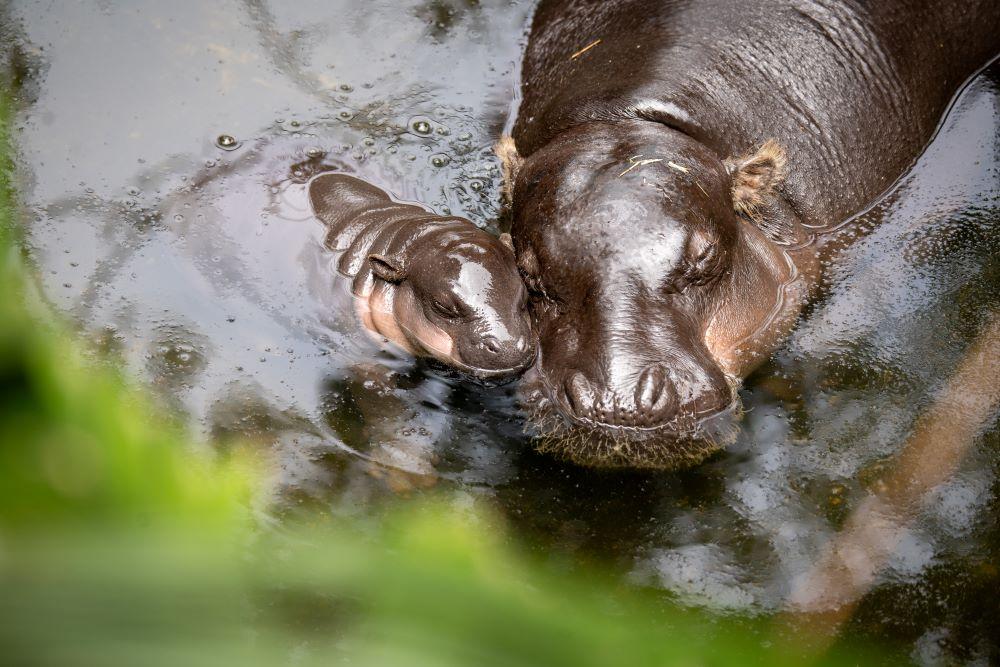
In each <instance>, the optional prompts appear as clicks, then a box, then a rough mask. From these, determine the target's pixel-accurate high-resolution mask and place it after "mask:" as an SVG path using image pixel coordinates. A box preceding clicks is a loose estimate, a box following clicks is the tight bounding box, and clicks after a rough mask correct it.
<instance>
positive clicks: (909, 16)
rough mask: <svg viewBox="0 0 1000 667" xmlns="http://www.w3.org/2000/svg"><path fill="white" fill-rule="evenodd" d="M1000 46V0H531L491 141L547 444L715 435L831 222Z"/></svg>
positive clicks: (904, 161) (853, 208) (660, 449)
mask: <svg viewBox="0 0 1000 667" xmlns="http://www.w3.org/2000/svg"><path fill="white" fill-rule="evenodd" d="M998 51H1000V3H997V2H996V1H995V0H972V1H969V2H964V3H943V2H937V1H930V0H912V1H906V2H874V1H873V2H851V1H847V0H820V1H810V0H800V1H797V2H796V1H792V2H789V1H778V0H772V1H765V2H739V1H736V0H701V1H698V2H694V1H684V0H681V1H676V2H645V1H643V0H617V1H614V2H607V1H605V0H543V1H542V2H541V4H540V5H539V7H538V9H537V11H536V14H535V17H534V19H533V25H532V29H531V34H530V37H529V40H528V45H527V51H526V54H525V58H524V65H523V70H522V80H523V83H522V95H523V97H522V103H521V106H520V110H519V112H518V118H517V122H516V124H515V126H514V130H513V140H510V139H506V140H505V141H502V142H501V145H500V151H499V152H500V153H501V157H502V158H503V159H504V162H505V167H506V170H507V172H508V173H509V175H510V181H511V182H510V185H509V186H508V187H509V192H510V196H511V200H512V204H511V207H512V225H511V233H512V235H513V238H514V244H515V249H516V254H517V259H518V266H519V268H520V270H521V272H522V275H523V276H524V278H525V281H526V283H527V284H528V288H529V291H530V294H531V300H530V303H531V306H530V307H531V311H532V318H533V322H534V326H535V329H536V332H537V334H538V336H539V338H540V354H539V359H538V362H537V363H536V365H535V366H534V368H533V369H532V370H531V371H530V372H529V374H528V375H527V376H526V379H525V382H524V383H523V385H522V386H523V390H524V400H525V403H526V406H527V408H528V409H529V411H530V413H531V415H532V416H533V418H534V421H535V423H536V425H537V429H538V431H539V436H540V439H539V443H540V445H539V447H540V448H541V449H543V450H546V451H550V452H554V453H556V454H557V455H560V456H563V457H566V458H569V459H571V460H573V461H576V462H579V463H582V464H585V465H594V466H632V467H646V468H674V467H679V466H684V465H690V464H694V463H697V462H699V461H701V460H703V459H704V458H705V457H706V456H708V455H710V454H711V453H712V452H714V451H716V450H717V449H719V448H720V447H722V446H723V444H724V440H725V438H724V437H723V436H722V435H721V433H722V432H724V431H726V430H730V431H731V429H727V428H725V425H726V424H727V423H731V422H732V420H731V419H728V418H727V417H726V416H727V415H728V414H729V413H731V412H732V409H733V408H734V406H735V403H736V391H735V390H736V388H737V387H738V384H739V380H740V378H742V377H745V375H746V374H747V373H748V372H749V371H750V370H751V369H752V368H753V366H754V365H755V364H757V363H758V362H759V361H760V360H761V359H763V358H765V357H766V356H767V355H768V354H769V353H770V352H771V351H772V350H773V349H774V348H775V346H776V345H777V344H778V343H779V342H780V340H781V339H782V337H783V336H784V335H785V334H786V333H787V332H788V330H789V328H790V327H791V325H792V323H793V322H794V320H795V318H796V315H797V314H798V312H799V310H800V308H801V307H802V305H803V303H804V301H805V299H806V298H807V297H808V295H809V293H810V291H811V289H812V288H813V287H814V286H815V285H816V283H817V282H818V279H819V276H820V268H821V267H820V265H821V261H820V258H821V256H822V255H821V253H822V252H823V249H824V245H825V244H828V239H829V236H828V235H824V234H823V232H826V231H830V230H831V229H832V228H834V227H836V226H837V225H839V224H840V223H841V222H843V221H844V220H846V219H847V218H849V217H850V216H852V215H853V214H856V213H858V212H859V211H861V210H863V209H864V208H865V207H866V206H867V205H869V204H871V203H872V202H873V201H874V200H876V198H877V197H878V196H879V195H880V193H883V192H884V191H886V189H887V188H888V187H890V186H891V185H892V184H893V183H894V182H895V181H896V180H897V179H898V178H899V177H900V176H901V175H903V173H904V172H905V171H906V170H907V169H908V167H909V166H910V165H911V164H912V163H913V161H914V159H915V158H916V157H917V156H918V154H919V153H920V152H921V150H922V149H923V148H924V146H925V145H926V144H927V143H928V141H929V140H930V138H931V136H932V135H933V133H934V131H935V128H936V127H937V125H938V123H939V121H940V120H941V118H942V115H943V114H944V113H945V111H946V110H947V108H948V105H949V102H950V100H952V99H953V96H954V95H955V94H956V92H957V91H958V90H959V89H960V88H961V86H962V85H963V83H964V82H965V81H967V80H968V79H969V78H970V76H972V75H973V74H974V73H975V72H976V70H977V69H979V68H981V67H982V66H983V65H984V64H986V63H987V62H989V61H990V60H991V59H993V58H994V57H995V56H996V54H997V52H998Z"/></svg>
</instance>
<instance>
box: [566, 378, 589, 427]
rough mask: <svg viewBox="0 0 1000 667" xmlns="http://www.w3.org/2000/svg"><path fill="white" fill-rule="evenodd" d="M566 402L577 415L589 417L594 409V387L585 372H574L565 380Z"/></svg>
mask: <svg viewBox="0 0 1000 667" xmlns="http://www.w3.org/2000/svg"><path fill="white" fill-rule="evenodd" d="M565 390H566V402H567V403H569V407H570V409H571V410H572V411H573V414H575V415H576V416H577V417H589V416H590V415H591V413H592V412H593V410H594V389H593V387H591V386H590V381H589V380H588V379H587V378H586V376H585V375H584V374H583V373H580V372H579V371H577V372H574V373H573V374H571V375H570V376H569V377H568V378H566V382H565Z"/></svg>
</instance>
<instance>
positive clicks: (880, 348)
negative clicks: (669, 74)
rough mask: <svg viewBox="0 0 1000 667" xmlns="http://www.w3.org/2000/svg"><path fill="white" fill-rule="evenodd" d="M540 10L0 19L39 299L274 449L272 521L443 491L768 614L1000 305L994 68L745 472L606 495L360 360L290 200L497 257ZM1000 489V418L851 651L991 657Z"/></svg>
mask: <svg viewBox="0 0 1000 667" xmlns="http://www.w3.org/2000/svg"><path fill="white" fill-rule="evenodd" d="M530 9H531V5H530V3H527V2H496V1H492V0H480V1H478V2H477V1H475V0H469V1H459V0H437V1H430V2H417V1H414V0H407V1H405V2H386V1H370V0H369V1H366V2H360V1H359V0H340V1H336V2H330V1H323V2H319V1H310V0H305V1H302V2H297V3H294V4H286V3H273V4H272V3H268V2H265V1H264V0H245V1H242V2H241V1H237V0H232V1H230V2H225V1H214V2H193V1H190V2H175V3H159V2H150V1H146V2H143V1H139V0H137V1H134V2H128V3H114V2H110V1H107V0H104V1H102V0H92V1H81V2H73V3H52V2H29V1H27V0H14V1H13V2H8V3H6V4H5V5H2V6H0V44H2V45H3V46H2V47H0V48H2V49H3V53H2V54H0V58H2V59H3V62H4V65H5V66H6V67H7V68H8V69H9V70H11V71H12V72H13V73H14V74H15V78H16V80H17V82H18V84H19V92H18V96H19V108H20V113H19V114H18V119H17V130H18V132H17V139H18V149H19V151H20V156H19V164H20V178H21V181H22V184H23V188H22V192H23V193H24V197H25V199H26V205H27V209H28V220H27V231H28V239H27V243H28V247H29V251H30V256H31V259H32V260H33V262H34V263H35V264H36V265H37V267H38V274H39V278H40V283H41V286H42V291H43V294H44V296H45V298H46V299H48V300H49V301H50V302H51V303H52V304H53V305H54V306H55V307H56V308H57V309H58V310H59V311H61V312H63V313H65V314H66V315H67V316H68V317H69V318H70V321H71V322H72V323H73V324H74V325H75V326H76V327H77V328H78V329H79V330H80V331H81V332H82V333H83V334H84V335H85V336H86V337H87V338H88V339H90V340H91V341H93V342H94V344H95V345H97V346H98V347H99V348H100V349H106V350H109V351H113V352H114V353H116V354H118V355H120V356H121V357H122V358H124V359H125V360H126V363H127V365H128V367H129V369H130V370H131V372H132V373H134V374H135V375H136V376H137V377H140V378H142V379H143V380H144V381H146V382H148V383H149V384H150V385H151V386H153V387H154V388H155V389H156V390H157V395H158V396H160V397H161V398H162V400H163V401H164V402H166V403H167V404H169V405H171V406H172V407H174V408H176V409H178V410H179V411H180V413H181V414H183V415H185V416H186V417H187V418H188V419H189V421H190V422H191V424H192V426H193V427H194V428H195V429H196V430H197V432H198V433H200V434H201V435H203V436H204V439H205V441H206V442H209V441H211V442H214V443H216V444H215V445H214V446H218V447H223V448H224V447H226V445H227V443H228V442H230V441H232V440H233V439H234V438H243V439H246V438H249V439H250V440H251V441H253V442H254V443H256V446H259V447H260V448H261V449H263V450H268V451H271V452H273V453H274V454H275V455H276V456H277V459H278V461H279V462H280V471H279V473H278V474H279V480H278V481H279V488H280V489H281V491H280V493H279V497H278V498H277V499H276V502H277V503H278V506H279V507H283V508H293V507H295V506H297V505H299V504H308V505H310V506H318V507H320V508H324V509H326V510H328V511H330V512H332V513H337V514H366V513H369V512H373V511H375V510H374V508H377V507H379V506H381V505H382V504H384V503H385V502H397V501H398V502H404V500H401V499H404V498H406V497H407V496H410V495H414V494H417V493H419V492H420V490H421V489H423V488H430V487H436V488H449V489H452V490H453V491H456V492H457V493H458V494H459V496H460V497H463V498H467V499H468V502H470V503H471V502H480V503H485V504H488V505H491V506H493V507H495V508H496V509H498V510H499V511H500V512H502V513H503V514H504V515H505V516H507V517H508V518H509V521H510V523H511V525H512V527H513V528H514V530H515V531H516V533H517V534H519V535H520V536H522V537H523V538H524V540H525V541H526V543H528V544H530V545H532V547H533V548H535V549H537V550H538V551H539V552H541V553H543V554H546V555H551V556H553V557H558V558H565V557H566V556H569V557H570V558H569V562H575V561H576V560H577V559H579V560H580V561H599V562H602V563H605V564H607V565H609V566H611V567H613V568H616V569H617V570H618V571H621V572H622V573H624V574H626V575H627V577H628V578H629V579H630V580H631V581H633V582H634V583H635V585H637V586H647V587H653V588H657V589H661V590H663V591H664V594H665V595H667V596H669V597H670V598H673V599H677V600H680V601H682V602H683V603H685V604H692V605H699V606H705V607H708V608H711V609H714V610H717V611H722V612H727V613H728V612H733V613H743V612H749V613H759V612H767V611H772V610H775V609H777V608H778V607H779V606H780V605H781V603H782V601H783V600H784V598H785V597H786V596H787V595H788V593H789V592H790V590H791V589H792V587H793V586H794V583H795V582H796V581H797V579H798V578H800V577H801V576H802V575H803V574H804V573H805V572H807V571H808V568H809V566H810V564H811V563H812V562H813V561H814V560H815V559H816V558H817V556H818V555H820V554H821V553H822V550H823V548H824V544H825V543H826V541H827V540H828V539H829V538H830V536H831V535H832V534H834V533H835V532H836V530H837V529H838V527H839V525H840V524H841V522H842V521H843V520H844V518H845V517H846V516H847V515H848V513H849V512H850V511H851V510H852V509H853V508H854V507H856V505H857V504H858V503H859V502H860V500H861V499H862V498H864V497H865V495H866V494H867V493H868V492H869V490H870V489H873V488H877V485H878V482H879V480H880V478H881V477H882V476H883V475H884V474H885V471H886V469H887V466H889V465H890V461H891V459H892V456H893V455H894V453H896V452H897V451H898V450H899V448H900V447H901V446H902V444H903V442H904V441H905V439H906V436H907V435H908V434H909V432H910V430H911V428H912V425H913V422H914V420H915V419H916V417H917V415H918V414H919V413H920V411H921V410H922V409H923V408H925V407H926V406H927V405H928V403H929V401H930V400H931V399H932V398H933V396H934V392H935V391H936V390H937V389H938V388H939V387H941V385H942V384H943V383H944V381H945V380H946V378H947V377H948V375H949V373H950V372H951V370H952V369H953V368H954V366H955V364H956V363H957V362H958V360H959V359H960V358H961V356H962V354H963V352H964V350H965V347H966V345H967V344H968V342H969V341H970V340H971V339H972V337H973V336H974V335H975V333H976V331H977V330H978V328H979V326H980V325H981V324H982V322H983V321H984V320H985V318H986V317H987V316H988V315H989V313H990V312H992V311H994V310H996V309H997V308H1000V131H998V130H1000V68H998V67H996V66H994V68H993V69H991V70H988V71H987V72H986V73H984V74H983V75H981V76H980V77H978V78H977V79H976V80H975V81H974V82H973V84H972V85H971V86H970V88H968V89H967V90H966V92H965V93H964V94H963V96H962V97H961V98H960V100H959V101H958V103H957V105H956V107H955V109H954V111H953V113H952V114H951V115H950V116H949V118H948V119H947V121H946V122H945V123H944V125H943V127H942V131H941V133H940V135H939V136H938V138H937V139H936V140H935V142H934V143H933V144H932V145H931V147H930V148H929V150H928V151H927V153H926V154H925V155H924V156H923V157H922V158H921V159H920V160H919V162H918V163H917V165H916V166H915V168H914V170H913V171H912V173H911V174H909V175H908V176H907V177H906V178H905V179H903V181H902V182H901V183H900V185H899V186H898V187H897V188H896V190H895V191H894V192H893V193H892V194H890V195H889V196H888V197H887V198H886V199H885V200H884V201H883V202H881V203H880V204H879V205H877V206H875V207H874V208H873V209H872V210H871V211H870V212H869V213H868V214H866V215H865V216H863V217H862V218H861V219H860V220H859V221H857V222H855V223H853V224H851V225H849V226H847V227H845V228H844V230H843V231H842V232H841V233H842V234H843V235H844V236H845V239H847V240H850V238H851V237H853V236H857V237H858V239H857V240H856V241H854V242H853V243H852V244H848V248H847V249H846V250H845V251H844V252H842V253H841V254H840V255H839V256H837V257H834V258H833V259H832V265H831V269H830V271H829V279H828V280H827V283H826V284H825V285H824V289H823V293H822V295H821V296H820V297H819V298H818V299H817V300H816V301H815V303H813V304H812V305H811V306H810V308H809V309H808V311H807V313H806V314H805V315H804V316H803V317H802V319H801V322H800V323H799V325H798V327H797V329H796V330H795V333H794V334H793V335H792V336H791V337H790V339H789V340H788V341H787V343H786V344H785V345H784V346H783V347H782V348H781V349H779V350H778V351H777V353H775V354H774V355H773V357H772V358H771V360H770V361H769V362H768V363H767V364H765V366H764V367H763V368H761V369H760V370H759V371H758V372H756V373H755V374H754V375H753V376H752V377H751V378H750V379H749V381H748V382H747V385H746V387H745V389H744V390H743V392H742V398H743V401H744V403H745V405H746V407H747V409H748V411H747V414H746V416H745V417H744V418H743V421H742V431H741V434H740V437H739V439H738V441H737V442H736V444H735V445H733V446H732V447H730V449H729V450H728V451H727V452H725V453H724V454H722V455H720V456H718V457H716V458H714V459H712V460H711V461H709V462H708V463H707V464H705V465H702V466H700V467H698V468H696V469H694V470H691V471H687V472H683V473H676V474H654V473H629V472H621V471H617V472H600V471H590V470H583V469H579V468H576V467H573V466H569V465H564V464H562V463H560V462H558V461H554V460H552V459H550V458H548V457H544V456H540V455H538V454H535V453H534V452H533V451H532V450H531V448H530V443H529V442H528V441H527V440H526V438H525V437H524V436H523V435H522V434H521V426H522V425H521V421H520V418H519V416H518V414H517V411H516V407H515V405H514V401H513V398H512V394H513V387H511V386H507V387H492V388H484V387H479V386H475V385H471V384H467V383H463V382H460V381H457V380H456V379H454V378H449V377H446V376H443V375H441V374H438V373H435V372H434V371H433V370H432V369H429V368H427V367H426V366H425V365H424V364H421V363H415V362H413V361H412V360H410V359H407V358H406V357H405V356H402V355H400V354H398V353H397V352H396V351H394V350H392V349H391V348H388V347H386V346H384V345H382V344H380V343H379V342H378V341H376V340H373V339H372V338H371V337H369V336H368V335H367V334H365V333H363V332H361V331H360V330H359V329H358V327H357V324H356V323H355V320H354V315H353V313H352V312H351V309H350V298H349V296H348V294H347V292H346V286H345V284H344V282H345V281H344V280H343V279H342V278H339V277H338V276H336V274H335V272H334V271H333V270H332V268H331V264H332V260H333V257H332V256H330V254H329V253H327V252H326V251H324V250H323V248H322V246H321V243H320V241H321V229H320V226H319V225H318V223H316V221H315V220H313V219H312V218H311V217H310V214H309V210H308V207H307V206H306V203H305V200H304V196H303V194H304V188H303V185H302V181H303V180H304V178H305V177H306V176H307V175H308V170H309V169H310V168H311V165H313V164H314V163H316V162H322V163H323V164H325V165H327V166H332V167H335V168H338V169H345V170H349V171H352V172H355V173H358V174H360V175H362V176H363V177H365V178H368V179H370V180H373V181H375V182H377V183H379V184H380V185H383V186H384V187H387V188H388V189H390V190H391V191H392V192H393V193H394V194H395V195H396V196H398V197H401V198H404V199H412V200H418V201H422V202H424V203H426V204H428V205H431V206H432V207H434V208H435V209H436V210H437V211H438V212H442V213H444V212H449V211H450V212H452V213H456V214H462V215H466V216H469V217H471V218H472V219H473V220H475V221H476V222H477V223H478V224H481V225H483V226H484V227H486V228H488V229H491V230H495V229H496V227H497V224H498V223H497V215H498V205H497V203H498V199H499V195H498V191H499V187H498V186H499V174H498V169H497V167H498V165H497V163H496V161H495V159H494V158H493V156H492V153H491V150H490V148H491V145H492V143H493V142H494V141H495V139H496V137H497V136H498V135H499V134H500V132H501V129H502V127H503V125H504V123H505V121H506V120H507V117H508V114H509V111H510V109H511V107H512V105H513V103H514V102H515V100H514V91H515V90H516V77H517V67H516V63H517V61H518V58H519V52H520V48H521V43H522V39H523V35H524V31H525V26H526V22H527V18H528V15H529V13H530ZM223 134H227V135H231V136H233V137H235V138H236V139H237V140H238V142H239V144H238V146H237V147H236V148H235V150H223V149H221V148H219V147H218V145H217V143H216V142H217V138H218V137H219V136H220V135H223ZM293 165H297V166H293ZM998 472H1000V430H998V428H997V424H996V423H995V422H994V423H993V424H992V425H991V426H990V427H989V429H988V430H987V431H986V432H985V433H984V434H983V435H982V437H981V438H980V439H979V440H978V441H977V442H976V443H975V445H974V447H973V449H972V453H971V455H970V456H969V457H968V458H967V460H966V461H965V463H964V464H963V465H962V467H961V468H960V470H959V471H958V472H957V474H956V475H954V476H953V477H952V478H951V479H950V480H949V481H948V482H947V483H946V484H944V485H943V486H941V487H940V488H938V489H937V490H935V492H934V493H933V497H931V498H930V499H929V500H928V502H927V503H926V505H925V506H924V507H923V508H922V509H921V511H920V514H919V516H918V518H917V520H916V521H915V523H914V524H913V525H912V526H910V528H909V529H908V530H907V532H906V534H905V537H904V539H903V541H902V543H901V545H900V547H899V548H898V549H897V551H896V553H895V556H894V557H893V559H892V561H891V562H890V563H889V566H888V567H887V568H886V569H885V570H884V571H883V572H882V573H881V574H880V575H879V578H878V581H877V582H876V586H875V587H874V589H873V590H872V591H871V592H870V593H869V594H868V595H867V596H866V598H865V599H864V600H863V602H862V604H861V607H860V608H859V610H858V613H857V614H856V615H855V617H854V619H853V621H852V622H851V625H850V627H849V628H848V632H849V633H850V634H851V635H853V636H862V637H868V638H874V639H876V640H878V641H886V642H891V643H893V644H896V645H898V646H902V647H903V648H904V650H905V651H906V652H908V653H909V654H910V655H911V656H912V657H913V659H914V660H915V661H916V662H918V663H920V664H926V665H934V664H948V663H950V662H960V663H967V664H990V663H996V662H998V661H1000V640H998V639H997V638H998V637H1000V620H998V619H1000V603H998V598H997V596H996V595H995V593H994V591H995V590H996V588H997V586H1000V573H998V566H1000V557H998V556H1000V554H998V551H1000V500H998V497H1000V495H998V491H1000V488H998V481H997V480H998Z"/></svg>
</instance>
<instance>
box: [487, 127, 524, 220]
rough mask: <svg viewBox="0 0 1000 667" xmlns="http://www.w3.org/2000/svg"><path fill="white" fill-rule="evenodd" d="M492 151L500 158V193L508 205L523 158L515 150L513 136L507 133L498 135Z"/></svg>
mask: <svg viewBox="0 0 1000 667" xmlns="http://www.w3.org/2000/svg"><path fill="white" fill-rule="evenodd" d="M493 151H494V152H495V153H496V154H497V157H498V158H500V169H501V171H502V172H503V185H502V187H501V189H500V194H501V195H502V196H503V199H504V203H506V204H507V205H508V206H510V202H511V199H512V197H513V194H514V182H515V181H516V180H517V172H518V171H520V170H521V165H522V164H523V163H524V158H522V157H521V154H520V153H518V152H517V145H516V144H515V143H514V137H511V136H507V135H504V136H502V137H500V141H498V142H497V145H496V146H494V147H493Z"/></svg>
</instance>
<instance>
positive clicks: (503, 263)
mask: <svg viewBox="0 0 1000 667" xmlns="http://www.w3.org/2000/svg"><path fill="white" fill-rule="evenodd" d="M309 200H310V201H311V203H312V208H313V212H314V213H315V215H316V217H317V218H319V220H320V221H321V222H322V223H323V224H324V225H326V227H327V230H328V231H327V235H326V241H325V244H326V246H327V247H328V248H329V249H330V250H334V251H343V254H342V255H341V256H340V258H339V260H338V264H337V268H338V270H339V271H340V272H341V273H342V274H344V275H346V276H348V277H351V278H353V283H352V292H353V293H354V295H355V297H356V303H357V305H358V310H359V314H360V316H361V319H362V322H363V324H364V325H365V327H367V328H368V329H369V330H371V331H373V332H377V333H378V334H381V335H382V336H384V337H385V338H388V339H389V340H391V341H393V342H394V343H396V344H397V345H399V346H400V347H402V348H403V349H405V350H407V351H408V352H410V353H411V354H414V355H417V356H423V357H432V358H434V359H436V360H438V361H440V362H442V363H444V364H446V365H448V366H450V367H452V368H456V369H458V370H461V371H463V372H465V373H468V374H470V375H473V376H476V377H478V378H483V379H495V378H507V377H513V376H516V375H518V374H519V373H520V372H522V371H524V370H525V369H526V368H527V367H528V366H530V365H531V364H532V363H533V362H534V359H535V340H534V337H533V334H532V331H531V325H530V321H529V319H528V313H527V308H526V305H527V291H526V290H525V288H524V284H523V283H522V282H521V276H520V275H519V273H518V270H517V266H516V264H515V261H514V252H513V249H512V247H511V243H510V237H509V236H506V235H504V236H503V237H502V238H500V239H498V238H496V237H494V236H492V235H490V234H488V233H487V232H485V231H483V230H481V229H479V228H478V227H476V226H475V225H473V224H472V223H471V222H470V221H468V220H466V219H464V218H457V217H450V216H440V215H435V214H434V213H431V212H430V211H427V210H426V209H424V208H422V207H420V206H416V205H413V204H403V203H400V202H397V201H394V200H393V199H392V198H390V196H389V195H388V194H387V193H385V192H383V191H382V190H380V189H378V188H377V187H375V186H373V185H370V184H368V183H366V182H364V181H362V180H360V179H357V178H354V177H353V176H348V175H346V174H341V173H325V174H321V175H319V176H317V177H316V178H314V179H313V180H312V182H311V183H310V184H309Z"/></svg>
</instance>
